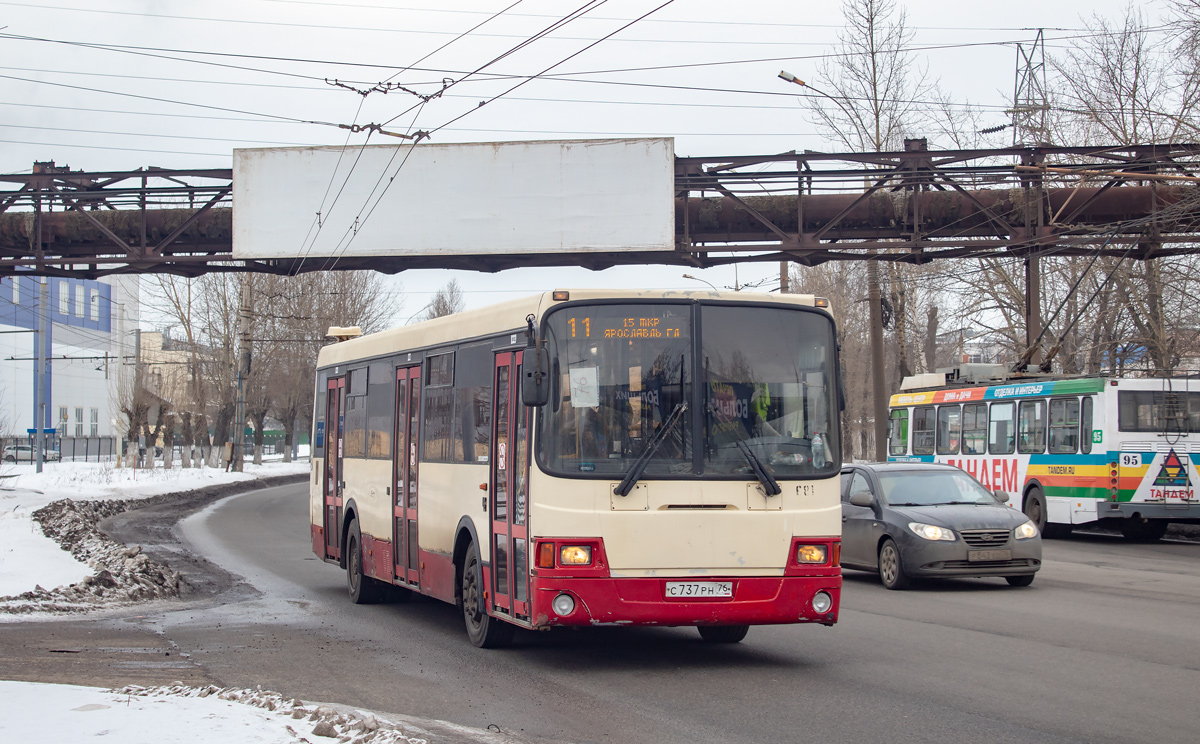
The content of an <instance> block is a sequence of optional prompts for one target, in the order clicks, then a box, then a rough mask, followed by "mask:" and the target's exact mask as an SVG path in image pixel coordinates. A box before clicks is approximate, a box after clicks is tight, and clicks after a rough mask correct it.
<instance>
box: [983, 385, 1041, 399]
mask: <svg viewBox="0 0 1200 744" xmlns="http://www.w3.org/2000/svg"><path fill="white" fill-rule="evenodd" d="M1043 387H1045V386H1044V385H1013V386H1012V387H1002V388H996V389H995V390H993V391H992V397H993V398H1008V397H1011V396H1013V395H1040V394H1041V392H1042V388H1043Z"/></svg>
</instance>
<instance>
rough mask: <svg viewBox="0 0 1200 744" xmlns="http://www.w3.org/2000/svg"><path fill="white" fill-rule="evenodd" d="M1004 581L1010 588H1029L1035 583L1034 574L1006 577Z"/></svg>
mask: <svg viewBox="0 0 1200 744" xmlns="http://www.w3.org/2000/svg"><path fill="white" fill-rule="evenodd" d="M1004 580H1005V581H1007V582H1008V585H1009V586H1029V585H1030V584H1032V583H1033V574H1025V575H1024V576H1005V577H1004Z"/></svg>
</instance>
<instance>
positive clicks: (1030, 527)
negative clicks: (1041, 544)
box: [1013, 522, 1038, 540]
mask: <svg viewBox="0 0 1200 744" xmlns="http://www.w3.org/2000/svg"><path fill="white" fill-rule="evenodd" d="M1037 536H1038V528H1037V525H1035V524H1034V523H1033V522H1026V523H1025V524H1023V525H1021V526H1020V527H1018V528H1016V529H1015V530H1013V537H1015V538H1017V539H1018V540H1028V539H1029V538H1031V537H1037Z"/></svg>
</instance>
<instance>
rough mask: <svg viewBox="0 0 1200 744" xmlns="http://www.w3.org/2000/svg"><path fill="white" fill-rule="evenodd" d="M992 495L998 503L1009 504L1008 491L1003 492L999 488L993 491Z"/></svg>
mask: <svg viewBox="0 0 1200 744" xmlns="http://www.w3.org/2000/svg"><path fill="white" fill-rule="evenodd" d="M992 495H993V496H995V497H996V501H999V502H1000V503H1001V504H1007V503H1008V491H1001V490H1000V489H999V488H997V489H996V490H995V491H992Z"/></svg>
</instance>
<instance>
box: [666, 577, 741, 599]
mask: <svg viewBox="0 0 1200 744" xmlns="http://www.w3.org/2000/svg"><path fill="white" fill-rule="evenodd" d="M732 596H733V582H732V581H668V582H667V597H669V598H672V599H681V598H685V597H700V598H703V597H732Z"/></svg>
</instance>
